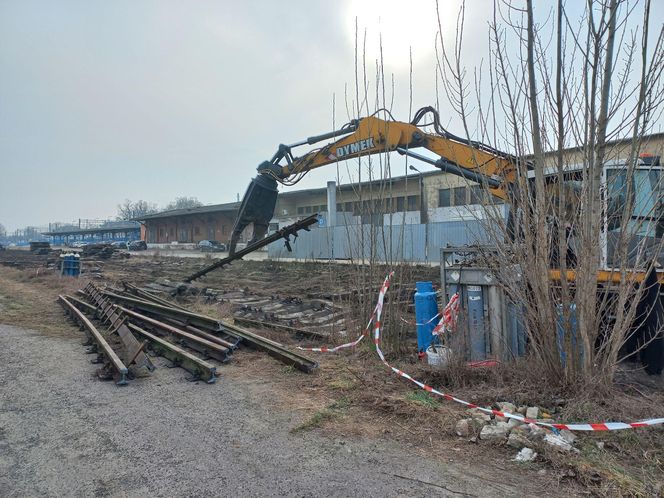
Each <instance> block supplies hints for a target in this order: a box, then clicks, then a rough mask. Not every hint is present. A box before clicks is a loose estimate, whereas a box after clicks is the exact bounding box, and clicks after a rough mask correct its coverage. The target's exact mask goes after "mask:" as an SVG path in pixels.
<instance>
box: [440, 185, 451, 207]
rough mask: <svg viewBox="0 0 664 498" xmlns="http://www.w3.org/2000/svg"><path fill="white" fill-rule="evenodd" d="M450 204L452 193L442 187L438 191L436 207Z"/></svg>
mask: <svg viewBox="0 0 664 498" xmlns="http://www.w3.org/2000/svg"><path fill="white" fill-rule="evenodd" d="M451 205H452V193H451V192H450V189H448V188H444V189H440V190H439V191H438V207H441V208H444V207H450V206H451Z"/></svg>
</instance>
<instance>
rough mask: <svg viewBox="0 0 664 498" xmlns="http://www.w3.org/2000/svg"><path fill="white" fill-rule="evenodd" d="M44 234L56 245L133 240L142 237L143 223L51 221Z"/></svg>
mask: <svg viewBox="0 0 664 498" xmlns="http://www.w3.org/2000/svg"><path fill="white" fill-rule="evenodd" d="M42 235H45V236H47V237H50V239H51V243H53V244H54V245H70V244H72V243H74V242H113V241H116V240H118V241H131V240H139V239H140V238H141V224H140V223H138V222H136V221H124V220H123V221H114V220H78V223H68V224H59V223H51V224H50V225H49V228H48V231H45V232H42Z"/></svg>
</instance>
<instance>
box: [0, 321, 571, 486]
mask: <svg viewBox="0 0 664 498" xmlns="http://www.w3.org/2000/svg"><path fill="white" fill-rule="evenodd" d="M89 358H90V357H89V356H86V355H85V354H83V347H82V346H81V345H80V341H79V340H78V339H77V338H76V335H72V337H70V338H63V337H47V336H45V335H43V334H41V333H38V332H33V331H30V330H26V329H20V328H16V327H9V326H0V364H2V365H3V368H2V369H1V370H0V386H2V391H1V392H0V455H1V456H0V496H200V495H211V496H222V495H228V494H231V493H232V494H234V495H240V496H431V495H432V494H433V495H437V496H463V495H464V494H466V495H468V496H496V495H501V496H527V495H539V496H544V495H546V494H548V493H550V494H551V495H558V494H559V493H560V492H562V490H558V492H556V490H555V489H551V488H548V489H542V485H541V484H538V483H537V481H536V480H533V479H527V478H525V476H524V475H523V474H521V475H519V474H520V473H517V474H515V473H513V472H510V471H507V470H506V471H504V472H501V471H499V470H497V469H495V468H492V469H491V470H490V471H489V470H487V469H483V468H481V467H480V466H478V467H476V468H474V469H472V471H471V470H469V468H468V466H467V465H464V464H463V463H462V460H459V461H457V460H456V458H455V459H454V460H455V461H448V462H441V461H439V460H438V461H437V460H434V459H429V458H423V457H422V456H419V455H417V454H415V453H413V452H412V451H411V450H409V449H406V448H404V447H402V446H401V445H399V444H397V443H394V442H388V441H384V440H375V439H374V440H369V439H332V438H327V437H323V436H321V435H319V434H317V433H315V432H305V433H301V432H298V433H291V432H290V429H291V428H292V427H293V426H295V425H296V424H297V415H296V414H295V412H294V411H291V412H283V411H275V410H270V409H269V408H268V407H266V405H265V404H264V403H263V402H262V399H263V398H262V396H261V395H260V392H259V391H257V390H256V389H254V388H253V387H252V385H251V382H250V381H245V380H242V379H239V380H238V379H237V378H234V377H235V376H232V377H233V378H228V377H222V378H221V379H220V380H219V381H218V383H217V384H216V385H204V384H200V385H193V384H191V383H189V382H186V381H185V380H184V376H185V372H183V371H182V370H180V369H166V368H160V369H159V370H158V374H159V375H158V378H157V377H154V378H148V379H142V380H135V381H133V382H132V383H131V385H129V386H128V387H124V388H120V387H116V386H115V385H114V384H113V383H110V382H100V381H98V380H97V379H95V378H94V377H93V372H94V366H93V365H91V364H90V363H89V361H88V360H89ZM159 361H160V359H157V362H158V364H159ZM454 457H456V455H454ZM397 476H402V477H397ZM405 478H410V479H419V480H422V481H426V482H429V483H432V484H423V483H421V482H417V481H414V480H407V479H405ZM445 488H447V490H446V489H445Z"/></svg>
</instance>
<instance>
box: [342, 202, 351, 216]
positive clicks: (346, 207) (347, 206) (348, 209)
mask: <svg viewBox="0 0 664 498" xmlns="http://www.w3.org/2000/svg"><path fill="white" fill-rule="evenodd" d="M344 212H346V213H352V212H353V203H352V202H347V203H345V204H344Z"/></svg>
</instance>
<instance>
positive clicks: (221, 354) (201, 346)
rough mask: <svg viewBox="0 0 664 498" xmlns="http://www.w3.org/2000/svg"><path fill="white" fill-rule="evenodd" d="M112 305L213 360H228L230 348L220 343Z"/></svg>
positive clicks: (223, 361)
mask: <svg viewBox="0 0 664 498" xmlns="http://www.w3.org/2000/svg"><path fill="white" fill-rule="evenodd" d="M114 306H115V308H116V309H117V310H120V311H122V312H123V313H125V314H126V315H128V316H130V317H133V318H135V319H137V320H139V321H141V322H144V323H148V324H150V325H152V326H154V327H156V328H157V329H159V330H161V331H163V332H166V333H168V334H171V335H172V336H176V337H177V338H178V341H180V342H183V343H184V344H186V346H187V347H190V348H191V349H194V350H196V351H198V352H200V353H203V354H205V355H207V356H209V357H210V358H214V359H215V360H217V361H220V362H222V363H225V362H227V361H228V360H229V355H230V353H231V350H230V349H228V348H227V347H225V346H222V345H221V344H218V343H216V342H212V341H209V340H208V339H204V338H203V337H199V336H197V335H195V334H190V333H189V332H185V331H184V330H180V329H178V328H177V327H173V326H172V325H169V324H167V323H164V322H161V321H159V320H155V319H154V318H150V317H149V316H146V315H142V314H140V313H137V312H135V311H132V310H130V309H128V308H124V307H122V306H119V305H117V304H116V305H114Z"/></svg>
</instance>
